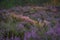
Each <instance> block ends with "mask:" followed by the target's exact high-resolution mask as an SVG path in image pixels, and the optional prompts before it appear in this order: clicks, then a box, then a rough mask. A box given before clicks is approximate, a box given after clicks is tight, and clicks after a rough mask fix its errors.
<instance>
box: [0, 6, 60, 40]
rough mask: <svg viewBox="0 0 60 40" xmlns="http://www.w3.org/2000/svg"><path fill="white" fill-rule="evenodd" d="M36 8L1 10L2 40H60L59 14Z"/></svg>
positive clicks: (0, 33) (0, 27) (0, 26)
mask: <svg viewBox="0 0 60 40" xmlns="http://www.w3.org/2000/svg"><path fill="white" fill-rule="evenodd" d="M36 7H37V8H36ZM36 7H30V6H24V7H20V6H19V7H13V8H11V9H8V10H5V11H4V10H1V11H0V40H60V16H59V12H57V11H56V12H53V11H52V10H51V11H49V10H48V11H46V10H47V9H48V8H46V7H40V6H39V7H38V6H36ZM42 8H43V9H42Z"/></svg>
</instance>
